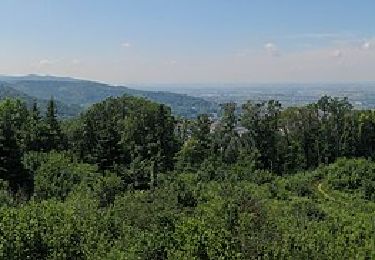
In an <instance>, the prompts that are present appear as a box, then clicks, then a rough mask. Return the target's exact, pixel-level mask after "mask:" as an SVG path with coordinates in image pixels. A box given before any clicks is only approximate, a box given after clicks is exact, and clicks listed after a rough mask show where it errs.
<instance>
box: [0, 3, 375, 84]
mask: <svg viewBox="0 0 375 260" xmlns="http://www.w3.org/2000/svg"><path fill="white" fill-rule="evenodd" d="M374 10H375V1H373V0H361V1H355V0H330V1H327V0H314V1H301V0H284V1H281V0H233V1H229V0H132V1H126V0H123V1H120V0H117V1H115V0H105V1H101V0H79V1H77V0H2V1H1V2H0V11H1V15H0V33H1V41H0V59H1V62H0V74H28V73H40V74H55V75H64V76H75V77H81V78H88V79H95V80H101V81H107V82H113V83H172V82H173V83H193V82H196V83H204V82H210V83H212V82H218V83H222V82H234V83H235V82H284V81H298V82H300V81H301V82H303V81H308V82H311V81H357V80H358V81H366V80H375V73H373V71H372V68H374V67H375V51H374V48H375V16H374V15H373V12H374Z"/></svg>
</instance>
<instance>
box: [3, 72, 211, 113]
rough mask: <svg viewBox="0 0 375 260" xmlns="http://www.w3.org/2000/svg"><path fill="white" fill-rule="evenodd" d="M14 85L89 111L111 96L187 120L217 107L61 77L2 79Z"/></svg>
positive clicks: (187, 98) (181, 96)
mask: <svg viewBox="0 0 375 260" xmlns="http://www.w3.org/2000/svg"><path fill="white" fill-rule="evenodd" d="M1 80H3V81H6V82H8V83H11V84H12V87H13V88H14V89H16V90H18V91H21V92H23V93H25V94H27V95H30V96H33V97H36V98H38V99H46V100H48V99H50V98H51V97H52V96H53V97H54V98H55V99H56V100H59V101H61V102H63V103H65V104H68V105H79V106H80V107H83V108H86V107H88V106H90V105H92V104H94V103H97V102H100V101H102V100H103V99H106V98H108V97H111V96H122V95H124V94H128V95H131V96H138V97H145V98H147V99H150V100H152V101H155V102H158V103H163V104H166V105H168V106H170V107H171V108H172V111H173V112H174V113H175V114H177V115H180V116H183V117H189V118H191V117H196V116H197V115H199V114H202V113H210V114H211V113H215V112H216V110H217V107H218V106H217V104H216V103H214V102H211V101H207V100H204V99H203V98H199V97H192V96H188V95H185V94H175V93H171V92H165V91H143V90H135V89H130V88H127V87H124V86H111V85H108V84H103V83H99V82H94V81H87V80H78V79H72V78H65V77H64V78H60V77H53V76H38V75H29V76H23V77H9V76H0V81H1Z"/></svg>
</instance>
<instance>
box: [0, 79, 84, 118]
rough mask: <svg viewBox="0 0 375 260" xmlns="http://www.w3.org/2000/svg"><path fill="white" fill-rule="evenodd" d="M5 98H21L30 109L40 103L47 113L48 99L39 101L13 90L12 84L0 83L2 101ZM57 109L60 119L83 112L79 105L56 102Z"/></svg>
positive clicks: (43, 110)
mask: <svg viewBox="0 0 375 260" xmlns="http://www.w3.org/2000/svg"><path fill="white" fill-rule="evenodd" d="M5 98H19V99H21V100H23V101H25V103H26V105H27V106H28V107H31V106H32V105H33V103H34V102H37V103H38V106H39V108H40V110H41V112H42V113H45V111H46V110H47V104H48V100H47V99H38V98H35V97H32V96H30V95H27V94H25V93H23V92H22V91H19V90H17V89H15V88H13V85H12V84H9V83H5V82H0V100H3V99H5ZM56 107H57V114H58V116H59V117H62V118H64V117H73V116H76V115H77V114H79V113H80V112H81V111H82V108H81V107H79V106H78V105H71V104H69V105H66V104H64V103H62V102H61V101H58V100H56Z"/></svg>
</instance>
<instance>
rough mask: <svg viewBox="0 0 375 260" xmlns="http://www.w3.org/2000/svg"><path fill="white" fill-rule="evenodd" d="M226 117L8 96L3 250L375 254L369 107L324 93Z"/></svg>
mask: <svg viewBox="0 0 375 260" xmlns="http://www.w3.org/2000/svg"><path fill="white" fill-rule="evenodd" d="M222 114H223V117H222V118H221V120H219V121H218V122H214V124H213V121H211V119H210V118H209V117H208V116H207V115H202V116H200V117H199V118H197V120H189V121H187V120H184V121H181V120H179V122H178V123H177V124H176V122H175V119H174V118H173V117H172V116H171V111H170V110H169V108H167V107H165V106H164V105H160V104H156V103H152V102H150V101H147V100H144V99H140V98H133V97H127V96H124V97H121V98H110V99H108V100H106V101H104V102H102V103H99V104H96V105H94V106H93V107H91V108H90V109H88V110H87V111H86V112H85V113H84V114H82V115H81V116H80V117H78V118H76V119H74V120H69V121H63V122H60V121H59V120H58V119H57V117H56V113H55V104H54V102H53V101H51V102H50V105H49V109H48V113H47V114H46V116H44V117H43V116H40V113H39V109H38V107H37V106H36V105H35V106H34V107H33V109H32V110H28V109H27V108H26V107H25V105H24V104H23V103H22V102H20V101H18V100H5V101H3V102H2V103H0V157H1V160H0V208H1V210H0V258H4V259H337V258H342V259H372V258H374V257H375V255H374V250H373V249H374V243H375V236H374V234H375V222H374V216H373V213H374V210H375V201H374V200H375V197H374V192H375V177H374V176H375V175H374V172H375V162H373V161H372V159H373V158H374V151H375V150H373V149H374V147H375V146H374V145H375V143H374V140H375V139H374V140H373V135H374V130H375V128H374V127H373V126H374V125H375V123H374V122H375V116H374V113H373V112H371V111H353V110H352V108H351V105H350V104H349V103H348V102H347V100H346V99H337V98H330V97H322V99H321V100H320V101H319V102H318V103H316V104H311V105H309V106H306V107H300V108H289V109H285V110H283V109H282V108H281V106H280V104H279V103H278V102H277V101H269V102H261V103H250V102H249V103H247V104H245V105H244V106H243V107H242V111H241V112H239V111H237V110H236V105H235V104H231V103H230V104H226V105H224V106H223V113H222ZM239 124H241V125H239ZM241 127H242V128H241ZM243 127H245V130H246V131H243V130H244V129H243ZM239 130H241V131H239ZM342 156H346V157H348V158H349V159H348V158H341V159H337V158H340V157H342ZM358 157H364V158H367V159H358ZM18 187H20V188H22V189H18ZM25 188H26V190H27V192H25ZM25 193H26V194H25ZM32 194H34V196H30V198H29V197H28V196H25V195H32Z"/></svg>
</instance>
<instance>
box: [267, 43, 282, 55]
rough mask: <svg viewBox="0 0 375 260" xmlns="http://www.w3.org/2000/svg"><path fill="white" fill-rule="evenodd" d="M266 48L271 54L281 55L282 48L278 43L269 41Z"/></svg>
mask: <svg viewBox="0 0 375 260" xmlns="http://www.w3.org/2000/svg"><path fill="white" fill-rule="evenodd" d="M264 49H265V50H266V52H267V53H268V54H269V55H271V56H279V55H280V50H279V48H278V47H277V45H276V44H275V43H273V42H268V43H266V44H265V45H264Z"/></svg>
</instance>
